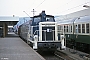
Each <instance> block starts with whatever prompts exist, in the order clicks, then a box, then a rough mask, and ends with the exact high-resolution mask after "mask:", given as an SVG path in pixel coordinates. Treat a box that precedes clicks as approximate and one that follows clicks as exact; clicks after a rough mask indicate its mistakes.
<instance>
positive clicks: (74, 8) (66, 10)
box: [59, 2, 90, 13]
mask: <svg viewBox="0 0 90 60" xmlns="http://www.w3.org/2000/svg"><path fill="white" fill-rule="evenodd" d="M87 3H90V2H86V3H84V4H87ZM84 4H80V5H78V6H75V7H72V8H70V9H67V10H64V11H62V12H59V13H63V12H65V11H68V10H72V9H75V8H77V7H80V6H82V5H84Z"/></svg>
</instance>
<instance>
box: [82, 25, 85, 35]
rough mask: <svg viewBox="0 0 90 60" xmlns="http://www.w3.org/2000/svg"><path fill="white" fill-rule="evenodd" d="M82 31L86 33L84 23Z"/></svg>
mask: <svg viewBox="0 0 90 60" xmlns="http://www.w3.org/2000/svg"><path fill="white" fill-rule="evenodd" d="M82 33H85V24H82Z"/></svg>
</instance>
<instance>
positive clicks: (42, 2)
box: [34, 0, 45, 9]
mask: <svg viewBox="0 0 90 60" xmlns="http://www.w3.org/2000/svg"><path fill="white" fill-rule="evenodd" d="M44 2H45V0H43V1H42V2H41V3H40V4H39V5H37V6H36V7H35V8H34V9H36V8H38V7H39V6H40V5H42V4H43V3H44Z"/></svg>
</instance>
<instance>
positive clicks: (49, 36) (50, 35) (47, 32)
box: [42, 27, 55, 41]
mask: <svg viewBox="0 0 90 60" xmlns="http://www.w3.org/2000/svg"><path fill="white" fill-rule="evenodd" d="M53 40H55V27H42V41H53Z"/></svg>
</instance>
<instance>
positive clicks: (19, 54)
mask: <svg viewBox="0 0 90 60" xmlns="http://www.w3.org/2000/svg"><path fill="white" fill-rule="evenodd" d="M0 60H45V59H44V58H43V57H42V56H41V55H39V54H38V53H37V52H36V51H34V50H33V49H32V48H31V47H30V46H29V45H28V44H26V43H25V42H24V41H23V40H22V39H20V38H19V37H18V35H16V34H14V33H9V35H7V36H6V37H5V38H0Z"/></svg>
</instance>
